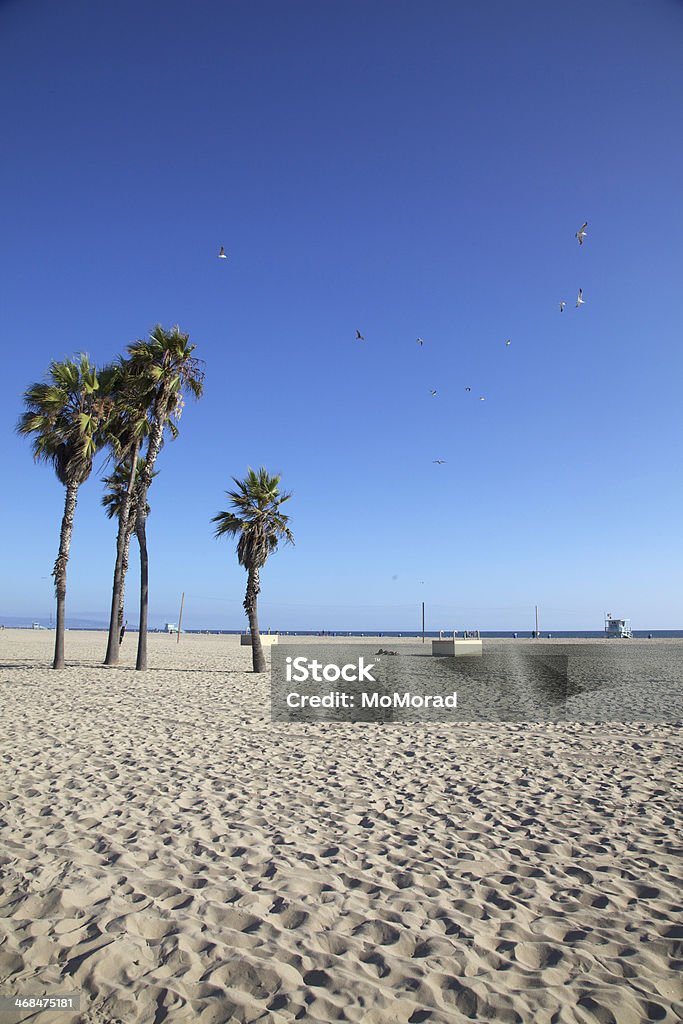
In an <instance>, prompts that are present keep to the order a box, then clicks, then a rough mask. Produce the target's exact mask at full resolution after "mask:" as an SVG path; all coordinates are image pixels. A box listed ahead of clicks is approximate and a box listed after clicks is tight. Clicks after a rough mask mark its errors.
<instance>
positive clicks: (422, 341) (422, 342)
mask: <svg viewBox="0 0 683 1024" xmlns="http://www.w3.org/2000/svg"><path fill="white" fill-rule="evenodd" d="M424 343H425V341H424V338H418V339H417V344H418V345H424Z"/></svg>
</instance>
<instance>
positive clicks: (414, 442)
mask: <svg viewBox="0 0 683 1024" xmlns="http://www.w3.org/2000/svg"><path fill="white" fill-rule="evenodd" d="M682 33H683V4H680V3H677V2H674V0H651V2H650V3H647V4H644V3H642V2H640V0H637V2H636V0H603V2H601V3H600V4H594V3H589V2H587V0H580V2H577V3H575V4H573V5H572V6H571V8H569V7H567V6H566V5H560V4H548V3H547V2H545V0H543V2H541V0H538V2H537V0H525V2H524V3H523V4H514V5H513V4H510V3H509V2H507V0H489V2H488V3H486V4H466V3H459V2H454V0H449V2H437V0H433V2H428V3H420V4H418V3H410V4H409V3H404V2H396V0H392V2H379V0H377V2H372V0H370V2H367V0H366V2H362V3H360V2H348V0H345V2H344V3H340V2H329V3H312V2H298V0H295V2H292V3H289V4H284V3H275V2H270V0H269V2H259V3H231V4H225V3H222V2H218V0H204V2H202V3H201V4H187V3H184V2H183V3H181V2H179V0H163V2H161V0H159V2H157V0H148V2H144V3H142V4H139V3H133V2H131V0H119V2H118V3H116V4H109V5H104V4H92V3H88V2H86V0H81V2H76V0H62V2H61V3H60V4H54V3H50V2H48V0H22V2H17V0H14V2H12V0H10V2H6V3H4V4H0V68H1V69H2V71H1V72H0V75H1V77H2V86H3V87H2V97H3V99H2V101H1V102H2V107H3V111H2V113H3V136H4V140H5V146H4V156H3V160H2V161H1V162H0V186H1V189H2V199H3V218H2V220H3V223H2V234H1V237H0V282H1V285H0V288H1V291H2V301H1V304H0V330H1V332H2V339H3V351H4V354H5V360H4V374H3V382H2V389H3V401H2V405H1V407H0V419H1V424H0V426H1V429H2V437H3V445H2V452H3V454H2V458H3V479H4V481H5V495H6V500H5V501H4V502H3V505H2V510H1V511H0V516H1V517H2V519H1V521H0V528H1V530H2V540H3V556H2V564H3V573H2V584H1V589H0V619H1V618H2V617H3V616H4V617H5V618H7V617H8V616H26V617H27V619H28V620H31V619H33V618H43V619H46V617H47V615H48V613H49V610H50V607H51V581H50V580H49V578H48V579H46V578H45V577H49V573H50V571H51V568H52V564H53V561H54V557H55V554H56V549H57V545H58V532H59V521H60V516H61V510H62V501H63V495H62V489H61V488H60V486H59V485H58V484H57V482H56V480H55V479H54V476H53V474H52V471H51V470H49V469H48V468H46V467H43V466H34V465H33V464H32V461H31V454H30V448H29V444H28V443H27V442H26V441H25V440H22V439H20V438H17V437H15V436H14V435H13V428H14V424H15V422H16V420H17V417H18V415H19V413H20V411H21V394H22V392H23V390H24V389H25V388H26V387H27V386H28V384H29V383H31V382H32V381H34V380H38V379H40V378H41V377H42V375H43V373H44V371H45V369H46V368H47V366H48V364H49V361H50V360H51V359H52V358H57V359H61V358H64V357H65V356H67V355H70V354H72V353H74V352H78V351H81V350H83V351H87V352H89V353H90V355H91V357H92V358H93V359H95V360H96V361H98V362H100V363H104V362H106V361H108V360H110V359H111V358H112V357H114V356H115V355H116V354H117V353H118V352H121V351H123V349H124V347H125V345H126V344H127V343H128V342H130V341H132V340H134V339H136V338H139V337H144V336H145V335H146V334H147V333H148V332H149V330H150V329H151V328H152V327H153V325H154V324H155V323H157V322H162V323H163V324H164V325H166V326H170V325H172V324H174V323H179V324H180V326H181V327H182V328H183V329H184V330H186V331H188V332H189V333H190V336H191V338H192V340H193V341H194V342H195V343H196V344H197V353H196V354H197V355H199V356H201V357H202V358H203V359H205V361H206V373H207V378H206V392H205V397H204V398H203V399H202V400H201V402H199V403H196V404H188V406H187V409H186V411H185V414H184V417H183V421H182V429H181V436H180V438H179V439H178V440H177V441H176V442H174V443H173V444H172V445H168V446H167V448H166V449H165V450H164V451H163V453H162V455H161V457H160V460H159V464H158V468H159V469H160V471H161V472H160V474H159V476H158V478H157V479H156V480H155V482H154V484H153V487H152V491H151V492H150V502H151V505H152V515H151V518H150V523H149V534H150V553H151V560H152V561H151V622H152V624H153V625H156V624H160V623H163V622H164V621H165V620H166V619H169V618H170V619H172V620H175V619H176V618H177V607H178V604H179V598H180V593H181V591H182V590H185V592H186V624H187V625H188V626H190V627H202V626H205V627H223V628H239V627H240V626H242V625H243V624H244V621H245V620H244V616H243V612H242V607H241V601H242V597H243V590H244V582H245V580H244V572H243V570H242V569H240V568H239V566H238V565H237V561H236V557H235V555H234V552H233V549H232V546H231V545H230V544H229V543H227V542H225V541H223V542H217V541H215V540H214V539H213V536H212V527H211V524H210V519H211V516H212V515H214V514H215V513H216V512H217V511H219V510H221V509H224V508H226V503H225V499H224V491H225V490H226V489H227V488H228V487H229V486H230V484H231V479H230V478H231V477H232V476H233V475H241V474H243V473H244V471H245V470H246V468H247V467H248V466H250V465H251V466H258V465H261V464H264V465H266V466H267V467H268V468H269V469H270V470H272V471H279V472H281V474H282V479H283V485H284V486H285V487H286V488H287V489H288V490H291V491H293V492H294V496H293V498H292V500H291V502H290V503H289V505H290V508H289V511H290V515H291V525H292V529H293V532H294V534H295V537H296V541H297V544H296V547H295V548H293V549H283V550H282V551H280V552H278V553H276V554H275V555H274V556H273V557H272V559H271V560H270V561H269V563H268V565H267V567H266V569H265V570H264V573H263V594H262V602H261V604H262V615H261V621H262V625H263V626H264V627H265V628H268V626H271V627H272V628H281V629H288V628H289V629H296V628H305V627H311V628H317V629H334V628H339V629H363V628H365V629H373V628H374V629H381V628H390V627H395V628H403V629H408V628H415V627H417V626H418V625H419V605H420V602H421V601H422V600H425V601H426V603H427V612H428V626H429V627H430V628H437V629H438V628H440V627H443V628H453V627H457V628H463V627H471V628H475V627H477V626H478V627H480V628H482V629H491V628H503V629H504V628H509V629H514V628H530V627H531V626H532V624H533V606H534V604H535V603H538V604H540V606H541V609H542V615H543V618H542V625H543V627H544V628H547V629H553V628H554V629H561V628H569V629H571V628H577V629H581V628H596V627H597V628H599V627H600V625H601V620H602V615H603V612H604V611H607V610H609V611H611V612H612V613H613V614H615V615H616V614H622V615H628V616H630V617H631V619H632V622H633V625H634V627H635V628H656V627H659V628H677V627H681V626H682V625H683V596H682V594H681V587H680V580H681V577H682V575H683V557H682V554H681V550H682V549H681V542H680V535H681V527H680V518H681V517H680V509H681V508H682V507H683V485H682V483H681V472H680V451H681V440H682V437H681V434H682V429H681V423H682V417H681V403H680V387H681V371H682V370H683V355H682V354H681V353H682V345H681V342H682V332H681V325H682V320H683V315H682V312H681V301H680V296H681V280H682V272H683V258H682V242H681V240H682V239H683V201H682V200H681V184H680V183H681V181H683V138H682V136H681V132H680V123H681V106H682V104H681V100H682V98H683V62H681V60H680V45H681V38H682ZM584 220H587V221H588V236H587V239H586V243H585V244H584V246H583V247H582V248H579V246H578V244H577V242H576V239H575V238H574V234H575V232H576V231H577V229H578V228H579V226H580V225H581V224H582V222H583V221H584ZM220 244H223V245H225V248H226V251H227V252H228V253H229V256H230V259H229V260H228V261H219V260H217V259H216V253H217V250H218V246H219V245H220ZM579 287H582V288H583V292H584V297H585V300H586V301H585V305H584V306H583V307H582V308H581V309H578V310H577V309H576V308H575V305H574V303H575V300H576V295H577V291H578V288H579ZM560 299H564V300H566V302H567V308H566V309H565V311H564V313H562V314H560V312H559V308H558V303H559V301H560ZM356 328H360V330H361V331H362V332H363V334H364V335H365V338H366V341H365V342H356V341H354V335H355V331H356ZM418 335H419V336H421V337H422V338H424V341H425V344H424V346H423V347H421V348H420V347H419V346H418V345H416V343H415V339H416V338H417V337H418ZM506 338H510V339H511V341H512V344H511V345H510V346H509V347H506V346H505V344H504V343H505V339H506ZM466 385H469V386H471V387H472V392H471V393H469V394H468V393H466V392H465V390H464V388H465V386H466ZM430 388H436V389H437V390H438V395H437V397H436V398H432V397H431V396H430V393H429V391H430ZM479 395H485V397H486V401H485V402H480V401H479V400H478V398H479ZM437 458H442V459H445V460H446V464H445V465H443V466H437V465H434V464H433V462H432V460H433V459H437ZM101 475H102V474H101V472H96V473H94V474H93V476H92V478H91V480H90V481H89V482H88V483H87V484H86V485H85V486H84V487H83V488H82V491H81V497H80V500H79V506H78V512H77V521H76V529H75V533H74V540H73V549H72V559H71V562H70V565H69V592H68V612H69V614H71V615H73V616H81V617H89V618H95V619H97V618H104V617H105V614H106V610H107V607H108V600H109V588H110V582H111V573H112V569H113V558H114V529H113V526H112V525H111V524H110V523H109V522H108V521H107V520H106V519H105V518H104V515H103V513H102V511H101V509H100V506H99V501H100V496H101V485H100V483H99V478H100V476H101ZM136 571H137V564H136V562H135V559H133V565H132V569H131V574H130V577H129V592H130V594H131V600H130V603H129V607H128V615H129V618H130V619H131V621H134V619H135V615H136V605H137V601H136V599H135V590H136V585H137V584H136V577H135V574H136ZM422 581H424V582H422Z"/></svg>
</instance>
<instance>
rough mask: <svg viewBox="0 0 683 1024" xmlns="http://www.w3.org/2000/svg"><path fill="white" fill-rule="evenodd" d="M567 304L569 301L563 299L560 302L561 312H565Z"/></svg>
mask: <svg viewBox="0 0 683 1024" xmlns="http://www.w3.org/2000/svg"><path fill="white" fill-rule="evenodd" d="M566 305H567V303H566V302H565V301H564V299H563V300H562V302H561V303H560V313H564V307H565V306H566Z"/></svg>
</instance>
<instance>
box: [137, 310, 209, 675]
mask: <svg viewBox="0 0 683 1024" xmlns="http://www.w3.org/2000/svg"><path fill="white" fill-rule="evenodd" d="M195 348H196V345H190V344H189V335H188V334H183V333H182V331H181V330H180V328H179V327H177V326H176V327H173V328H172V329H171V330H170V331H166V330H164V328H163V327H162V326H161V324H157V326H156V327H155V328H154V330H153V331H152V333H151V335H150V337H149V340H147V341H135V342H133V344H132V345H129V346H128V356H129V358H128V366H129V368H130V371H131V373H132V374H133V375H134V376H138V377H139V378H140V380H141V382H142V383H143V391H144V393H145V394H146V395H147V401H148V410H149V412H148V417H149V435H148V437H147V447H146V451H145V464H144V467H143V469H142V472H141V474H140V477H139V479H138V480H137V482H136V501H137V511H136V517H135V533H136V536H137V538H138V541H139V544H140V627H139V633H138V655H137V663H136V666H135V667H136V668H137V669H146V668H147V606H148V560H147V535H146V524H147V511H146V510H147V508H148V506H147V492H148V490H149V486H150V484H151V482H152V477H153V476H154V466H155V463H156V460H157V456H158V455H159V452H160V451H161V446H162V444H163V440H164V431H165V430H166V429H167V428H169V429H170V430H171V432H172V433H173V434H175V433H176V432H177V428H176V427H175V424H174V420H177V419H178V418H179V417H180V414H181V412H182V409H183V406H184V404H185V395H186V394H188V393H189V394H191V395H193V396H194V397H195V398H200V397H201V395H202V392H203V390H204V372H203V370H202V368H201V367H202V365H203V364H202V362H201V360H199V359H197V358H196V356H193V355H192V353H193V352H194V350H195Z"/></svg>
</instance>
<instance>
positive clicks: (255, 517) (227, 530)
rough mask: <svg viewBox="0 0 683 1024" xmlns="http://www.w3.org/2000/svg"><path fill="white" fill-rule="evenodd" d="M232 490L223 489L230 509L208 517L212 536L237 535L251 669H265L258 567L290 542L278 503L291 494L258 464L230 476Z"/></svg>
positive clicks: (291, 542) (275, 477) (280, 505)
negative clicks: (243, 575) (244, 572)
mask: <svg viewBox="0 0 683 1024" xmlns="http://www.w3.org/2000/svg"><path fill="white" fill-rule="evenodd" d="M233 480H234V482H235V483H236V484H237V490H236V491H227V492H226V493H227V496H228V498H230V501H231V503H232V511H230V512H219V513H218V515H217V516H214V517H213V519H212V520H211V522H212V523H217V524H218V525H217V526H216V530H215V536H216V537H226V536H230V537H237V538H238V541H237V559H238V561H239V563H240V565H243V566H244V568H245V569H246V570H247V593H246V596H245V598H244V610H245V611H246V613H247V615H248V617H249V630H250V632H251V655H252V665H253V669H254V672H265V671H266V658H265V655H264V653H263V644H262V643H261V633H260V630H259V624H258V611H257V598H258V595H259V592H260V590H261V580H260V570H261V569H262V568H263V566H264V565H265V564H266V560H267V558H268V555H270V554H272V552H273V551H275V549H276V548H277V546H278V544H279V542H280V541H281V540H285V541H287V542H288V543H289V544H293V543H294V537H293V536H292V534H291V531H290V529H289V527H288V525H287V524H288V522H289V517H288V516H286V515H285V514H284V513H283V512H282V506H283V505H284V503H285V502H286V501H289V499H290V498H291V494H281V493H280V491H279V490H278V485H279V483H280V477H279V476H270V474H269V473H268V471H267V470H266V469H264V467H263V466H262V467H261V469H259V470H258V472H256V471H254V470H253V469H249V470H248V471H247V475H246V477H245V479H244V480H238V479H237V477H233Z"/></svg>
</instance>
